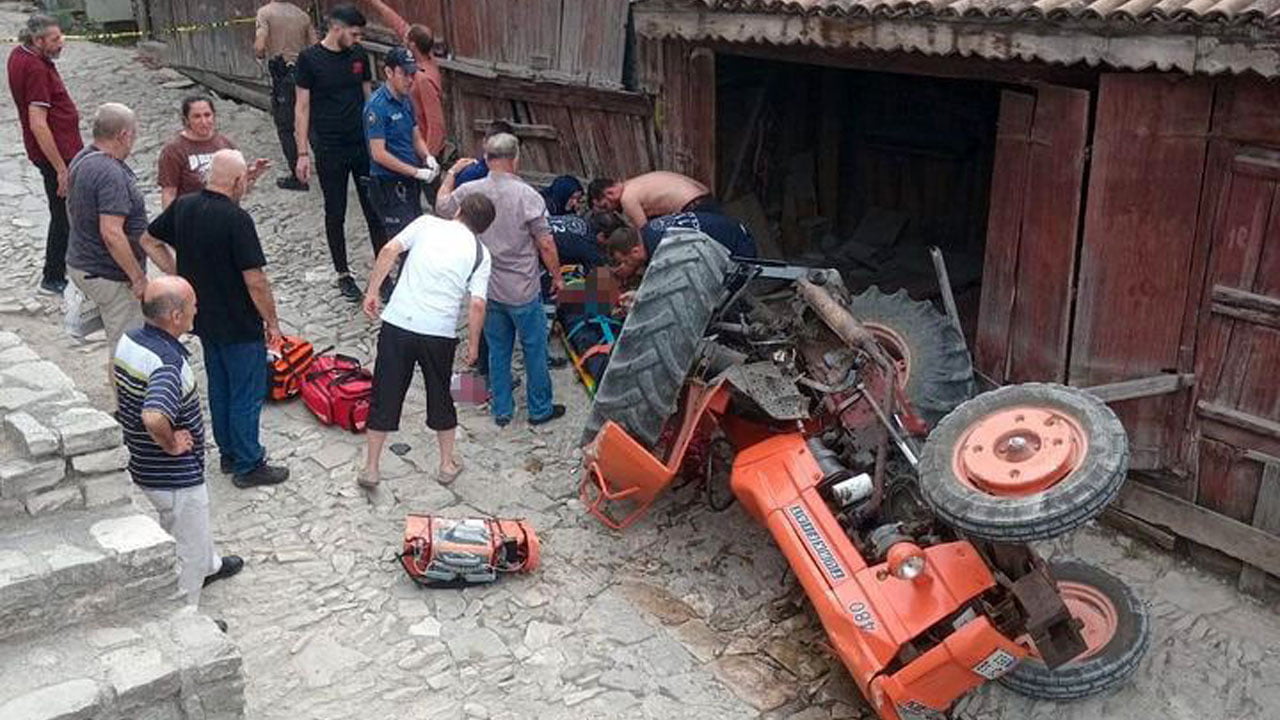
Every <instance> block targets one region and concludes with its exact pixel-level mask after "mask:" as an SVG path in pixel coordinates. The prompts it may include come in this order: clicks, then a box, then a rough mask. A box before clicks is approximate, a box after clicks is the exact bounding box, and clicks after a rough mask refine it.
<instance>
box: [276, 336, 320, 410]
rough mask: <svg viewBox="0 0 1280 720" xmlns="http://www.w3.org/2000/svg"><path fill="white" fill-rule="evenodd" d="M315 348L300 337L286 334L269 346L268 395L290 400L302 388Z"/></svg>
mask: <svg viewBox="0 0 1280 720" xmlns="http://www.w3.org/2000/svg"><path fill="white" fill-rule="evenodd" d="M315 355H316V353H315V348H313V347H312V345H311V343H309V342H307V341H306V340H303V339H302V338H300V337H294V336H292V335H285V336H283V337H282V338H280V342H278V343H272V344H271V345H268V346H267V397H268V398H269V399H271V400H288V399H289V398H291V397H293V396H295V395H297V394H298V391H299V390H301V389H302V380H303V376H304V375H305V373H306V371H307V369H308V368H309V367H311V360H312V359H313V358H314V357H315Z"/></svg>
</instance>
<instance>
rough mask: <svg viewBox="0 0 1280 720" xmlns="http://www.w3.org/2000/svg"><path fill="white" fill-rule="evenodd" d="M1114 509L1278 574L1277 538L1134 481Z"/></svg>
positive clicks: (1126, 488) (1122, 490)
mask: <svg viewBox="0 0 1280 720" xmlns="http://www.w3.org/2000/svg"><path fill="white" fill-rule="evenodd" d="M1115 507H1117V508H1119V509H1120V510H1123V511H1124V512H1126V513H1129V514H1130V515H1133V516H1134V517H1136V518H1138V519H1139V520H1143V521H1145V522H1148V523H1151V524H1152V525H1156V526H1158V527H1166V528H1168V529H1169V530H1170V531H1172V532H1173V533H1175V534H1177V535H1180V536H1182V537H1185V538H1187V539H1188V540H1192V541H1195V542H1198V543H1200V544H1201V545H1207V546H1209V547H1211V548H1213V549H1214V550H1218V551H1221V552H1224V553H1226V554H1228V555H1230V556H1232V557H1234V558H1238V559H1240V560H1243V561H1244V562H1246V563H1248V564H1249V565H1253V566H1255V567H1257V568H1259V569H1260V570H1263V571H1265V572H1269V573H1271V574H1273V575H1280V537H1276V536H1275V535H1272V534H1271V533H1268V532H1265V531H1263V530H1260V529H1258V528H1255V527H1252V526H1250V525H1245V524H1244V523H1242V522H1239V521H1237V520H1232V519H1231V518H1229V517H1226V516H1225V515H1219V514H1218V513H1216V512H1214V511H1212V510H1210V509H1208V508H1204V507H1200V506H1199V505H1195V504H1193V503H1190V502H1187V501H1186V500H1183V499H1181V498H1176V497H1174V496H1172V495H1169V494H1167V493H1163V492H1160V491H1159V490H1156V489H1155V488H1151V487H1147V486H1146V485H1143V484H1141V483H1138V482H1133V481H1130V482H1127V483H1125V485H1124V488H1122V489H1121V491H1120V497H1119V499H1118V500H1117V501H1116V503H1115Z"/></svg>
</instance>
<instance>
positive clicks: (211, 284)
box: [146, 150, 289, 488]
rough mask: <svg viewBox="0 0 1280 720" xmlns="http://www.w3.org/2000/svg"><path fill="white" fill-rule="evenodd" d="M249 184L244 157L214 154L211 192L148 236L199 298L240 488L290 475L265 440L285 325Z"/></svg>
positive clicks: (221, 445) (222, 444)
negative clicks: (273, 344) (245, 204)
mask: <svg viewBox="0 0 1280 720" xmlns="http://www.w3.org/2000/svg"><path fill="white" fill-rule="evenodd" d="M248 187H249V170H248V166H247V164H246V162H245V159H244V156H243V155H241V154H240V152H239V151H238V150H219V151H218V152H215V153H214V154H213V157H212V159H211V160H210V165H209V174H208V177H207V178H206V179H205V186H204V190H202V191H200V192H198V193H191V194H190V195H183V196H182V197H180V198H178V199H177V200H175V201H174V202H173V204H172V205H170V206H169V207H168V208H167V209H165V211H164V212H163V213H161V214H160V216H159V217H157V218H156V219H155V220H154V221H153V222H152V223H151V225H150V226H149V227H148V228H147V234H148V236H149V237H148V238H147V239H146V242H147V243H148V244H149V245H150V244H153V243H154V244H156V245H160V244H166V245H168V246H172V247H173V249H174V250H175V251H177V256H178V257H177V271H178V274H179V275H181V276H182V277H184V278H186V279H187V280H189V281H190V282H191V285H192V286H194V287H195V290H196V294H197V295H199V296H200V302H201V305H203V307H204V312H202V313H200V314H199V315H197V316H196V318H195V334H196V335H197V336H198V337H199V338H200V344H201V346H202V347H203V348H204V368H205V374H206V376H207V378H208V383H209V414H210V415H211V416H213V439H214V440H215V441H216V442H217V443H218V453H219V455H220V459H219V465H220V468H221V470H222V472H223V473H224V474H232V476H233V477H232V482H233V483H234V484H235V486H236V487H239V488H247V487H253V486H255V485H274V484H277V483H282V482H284V481H285V480H287V479H288V478H289V469H288V468H286V467H282V466H276V465H268V464H267V452H266V448H264V447H262V443H261V442H260V441H259V436H260V429H259V419H260V416H261V415H262V401H263V397H264V394H265V388H266V384H267V365H266V356H267V348H266V343H267V342H269V341H274V340H277V339H279V337H280V321H279V319H278V318H277V317H276V303H275V298H274V297H273V296H272V293H271V284H270V283H269V282H268V281H267V274H266V273H265V272H264V271H263V268H264V267H265V266H266V264H267V259H266V256H265V255H263V252H262V243H261V242H260V241H259V240H258V231H257V229H256V228H255V227H254V223H253V218H252V217H250V215H249V213H247V212H245V210H244V208H242V207H240V200H241V198H243V197H244V194H245V192H246V191H247V190H248ZM149 249H150V248H149Z"/></svg>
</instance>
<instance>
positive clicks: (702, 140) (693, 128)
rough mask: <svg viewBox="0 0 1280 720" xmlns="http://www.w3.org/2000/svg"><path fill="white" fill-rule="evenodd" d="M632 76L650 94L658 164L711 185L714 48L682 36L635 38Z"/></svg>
mask: <svg viewBox="0 0 1280 720" xmlns="http://www.w3.org/2000/svg"><path fill="white" fill-rule="evenodd" d="M636 80H637V82H638V84H639V86H640V89H641V90H643V91H644V92H646V93H648V94H650V95H653V96H654V103H655V109H654V132H655V134H656V138H655V140H654V144H655V147H656V148H657V165H658V166H659V167H661V168H663V169H664V170H673V171H675V172H679V173H684V174H685V175H688V176H689V177H692V178H695V179H697V180H699V181H700V182H703V183H705V184H706V185H707V186H708V187H715V186H716V179H717V178H716V58H715V53H713V52H712V51H711V50H709V49H707V48H705V47H699V46H696V45H693V44H691V43H687V42H684V41H682V40H653V39H649V38H645V37H637V38H636ZM619 174H621V173H619Z"/></svg>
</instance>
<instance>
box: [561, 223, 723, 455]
mask: <svg viewBox="0 0 1280 720" xmlns="http://www.w3.org/2000/svg"><path fill="white" fill-rule="evenodd" d="M730 265H731V262H730V260H729V252H728V251H727V250H725V248H724V247H723V246H721V245H720V244H719V243H717V242H715V241H714V240H712V239H711V238H709V237H707V236H706V235H704V234H703V233H700V232H696V231H688V230H669V231H668V232H667V235H666V236H665V237H664V238H663V240H662V243H661V244H660V245H659V246H658V249H657V250H656V251H654V253H653V258H651V260H650V262H649V267H648V269H646V270H645V276H644V280H643V281H642V282H641V284H640V288H639V290H637V291H636V298H635V302H634V303H633V305H632V307H631V310H630V312H628V313H627V319H626V322H624V323H623V326H622V331H621V333H620V334H619V335H618V340H617V342H616V343H615V345H614V348H613V352H612V353H611V354H610V357H609V366H608V367H607V368H606V369H605V371H604V376H603V377H601V378H600V385H599V387H597V388H596V396H595V402H594V403H593V404H592V406H591V414H590V415H589V416H588V418H587V423H586V426H585V427H584V429H583V432H582V439H581V444H583V445H585V444H587V443H589V442H591V441H592V440H594V439H595V436H596V434H597V433H599V432H600V428H602V427H604V423H605V421H607V420H612V421H614V422H616V423H618V424H619V425H621V426H622V427H623V428H624V429H625V430H626V431H627V433H628V434H630V435H631V436H632V437H633V438H635V439H636V440H637V441H639V442H640V443H642V444H643V445H645V447H647V448H652V447H653V446H654V445H655V444H656V443H657V442H658V437H659V435H660V434H661V433H662V427H663V425H664V424H665V423H666V421H667V418H669V417H670V416H671V414H672V413H674V412H675V409H676V402H677V401H678V400H679V396H680V388H681V387H682V386H683V385H684V381H685V377H686V375H688V373H689V370H690V367H691V366H692V365H693V361H694V358H695V356H696V354H697V349H698V343H699V341H701V340H702V337H703V334H704V333H705V331H706V328H707V325H708V324H709V323H710V322H711V316H712V313H713V312H715V309H716V307H717V306H718V305H719V304H720V302H721V300H722V296H723V294H724V280H725V276H726V275H727V274H728V272H729V268H730Z"/></svg>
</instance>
